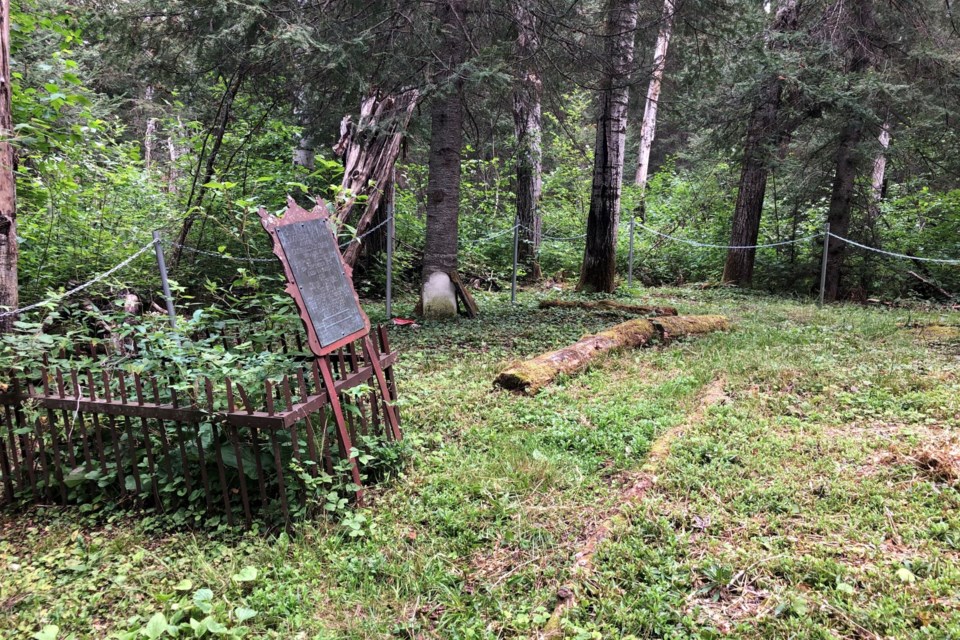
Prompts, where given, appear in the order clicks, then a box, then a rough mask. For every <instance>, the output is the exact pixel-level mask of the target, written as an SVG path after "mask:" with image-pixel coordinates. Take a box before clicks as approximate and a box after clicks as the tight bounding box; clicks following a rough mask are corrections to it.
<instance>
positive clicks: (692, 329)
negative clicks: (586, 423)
mask: <svg viewBox="0 0 960 640" xmlns="http://www.w3.org/2000/svg"><path fill="white" fill-rule="evenodd" d="M729 326H730V325H729V322H728V321H727V319H726V318H725V317H723V316H667V317H661V318H653V319H651V320H646V319H640V318H638V319H636V320H629V321H627V322H623V323H621V324H618V325H614V326H613V327H610V328H609V329H607V330H605V331H601V332H600V333H598V334H596V335H587V336H584V337H583V338H581V339H580V340H579V341H577V342H576V343H574V344H572V345H570V346H569V347H564V348H563V349H558V350H556V351H550V352H549V353H544V354H541V355H539V356H537V357H536V358H533V359H531V360H526V361H524V362H521V363H519V364H517V365H514V366H512V367H510V368H508V369H506V370H505V371H503V372H502V373H500V375H498V376H497V378H496V380H494V384H496V385H498V386H500V387H502V388H504V389H508V390H510V391H517V392H519V393H526V394H528V395H533V394H535V393H536V392H537V391H539V390H540V389H542V388H543V387H544V386H546V385H548V384H550V383H551V382H553V380H555V379H556V378H557V376H559V375H560V374H563V373H574V372H576V371H579V370H581V369H584V368H586V367H587V365H589V364H590V361H591V360H593V359H594V358H595V357H596V356H597V354H601V353H608V352H610V351H614V350H617V349H625V348H636V347H642V346H644V345H646V344H648V343H650V342H651V341H652V340H654V339H657V338H658V339H660V340H662V341H664V342H668V341H670V340H672V339H674V338H678V337H681V336H685V335H699V334H703V333H709V332H711V331H722V330H725V329H728V328H729Z"/></svg>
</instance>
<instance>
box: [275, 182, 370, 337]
mask: <svg viewBox="0 0 960 640" xmlns="http://www.w3.org/2000/svg"><path fill="white" fill-rule="evenodd" d="M260 219H261V223H262V224H263V228H264V229H265V230H266V231H267V232H268V233H269V234H270V235H271V236H272V237H273V240H274V245H273V252H274V253H275V254H276V255H277V257H278V258H280V262H281V263H283V266H284V271H285V272H286V276H287V282H288V284H287V288H286V290H287V293H289V294H290V295H292V296H293V298H294V300H295V301H296V302H297V307H298V309H299V311H300V318H301V319H302V320H303V324H304V326H305V327H306V330H307V342H308V343H309V345H310V350H311V351H312V352H313V353H315V354H316V355H318V356H319V355H325V354H327V353H330V352H331V351H333V350H334V349H337V348H338V347H342V346H343V345H345V344H347V343H348V342H352V341H353V340H356V339H357V338H360V337H362V336H365V335H367V333H369V331H370V321H369V319H368V318H367V315H366V314H365V313H364V312H363V309H362V308H361V307H360V300H359V299H358V298H357V293H356V291H355V290H354V288H353V281H352V279H351V273H350V268H349V267H348V266H347V265H346V264H345V263H344V262H343V258H342V257H341V255H340V248H339V247H338V246H337V240H336V237H335V236H334V234H333V230H332V229H331V228H330V226H329V223H328V222H327V213H326V207H325V205H323V203H322V202H320V203H318V206H317V207H316V208H315V209H314V210H313V211H307V210H305V209H303V208H302V207H300V206H298V205H297V204H296V203H295V202H293V201H292V200H291V201H290V202H289V204H288V207H287V212H286V213H285V214H284V216H283V218H277V217H275V216H272V215H270V214H268V213H267V212H266V211H264V210H262V209H261V211H260Z"/></svg>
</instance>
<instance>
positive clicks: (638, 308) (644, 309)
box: [540, 300, 677, 316]
mask: <svg viewBox="0 0 960 640" xmlns="http://www.w3.org/2000/svg"><path fill="white" fill-rule="evenodd" d="M540 308H541V309H601V310H603V311H622V312H623V313H634V314H637V315H640V316H675V315H677V310H676V308H675V307H651V306H647V305H642V304H624V303H623V302H617V301H616V300H597V301H596V302H591V301H587V300H541V301H540Z"/></svg>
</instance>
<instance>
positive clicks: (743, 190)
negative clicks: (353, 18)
mask: <svg viewBox="0 0 960 640" xmlns="http://www.w3.org/2000/svg"><path fill="white" fill-rule="evenodd" d="M799 5H800V3H799V1H798V0H786V2H784V4H783V5H782V6H781V7H780V8H779V9H778V10H777V14H776V17H775V18H774V20H773V23H772V24H771V26H770V31H769V35H768V41H769V38H770V35H775V34H778V33H785V32H788V31H795V30H796V29H797V26H798V24H799V19H798V17H799ZM775 46H776V47H779V45H774V44H768V47H775ZM782 93H783V80H782V79H781V76H780V74H773V75H771V76H769V77H768V78H766V79H765V80H764V81H763V83H762V84H761V86H760V93H759V96H758V98H757V101H756V103H755V104H754V107H753V110H752V111H751V113H750V119H749V120H748V122H747V137H746V141H745V142H744V146H743V165H742V167H741V170H740V186H739V188H738V190H737V203H736V205H735V206H734V209H733V224H732V230H731V232H730V246H732V247H744V246H752V245H755V244H757V238H759V237H760V219H761V217H762V215H763V200H764V197H765V196H766V191H767V175H768V172H769V170H770V162H771V160H772V158H773V154H774V150H775V148H776V146H777V143H779V142H780V141H781V139H782V138H783V131H782V130H781V127H780V126H778V121H777V120H778V119H777V116H778V114H779V111H780V105H781V97H782ZM756 253H757V251H756V249H729V250H728V251H727V260H726V263H725V264H724V267H723V282H724V283H732V284H736V285H737V286H740V287H748V286H750V284H751V282H752V281H753V265H754V262H755V260H756Z"/></svg>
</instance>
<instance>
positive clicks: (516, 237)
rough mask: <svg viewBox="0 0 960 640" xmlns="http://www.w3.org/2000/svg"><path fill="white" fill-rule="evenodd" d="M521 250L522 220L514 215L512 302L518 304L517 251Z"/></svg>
mask: <svg viewBox="0 0 960 640" xmlns="http://www.w3.org/2000/svg"><path fill="white" fill-rule="evenodd" d="M519 250H520V221H519V220H518V214H514V216H513V279H512V280H511V281H510V304H517V252H518V251H519Z"/></svg>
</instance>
